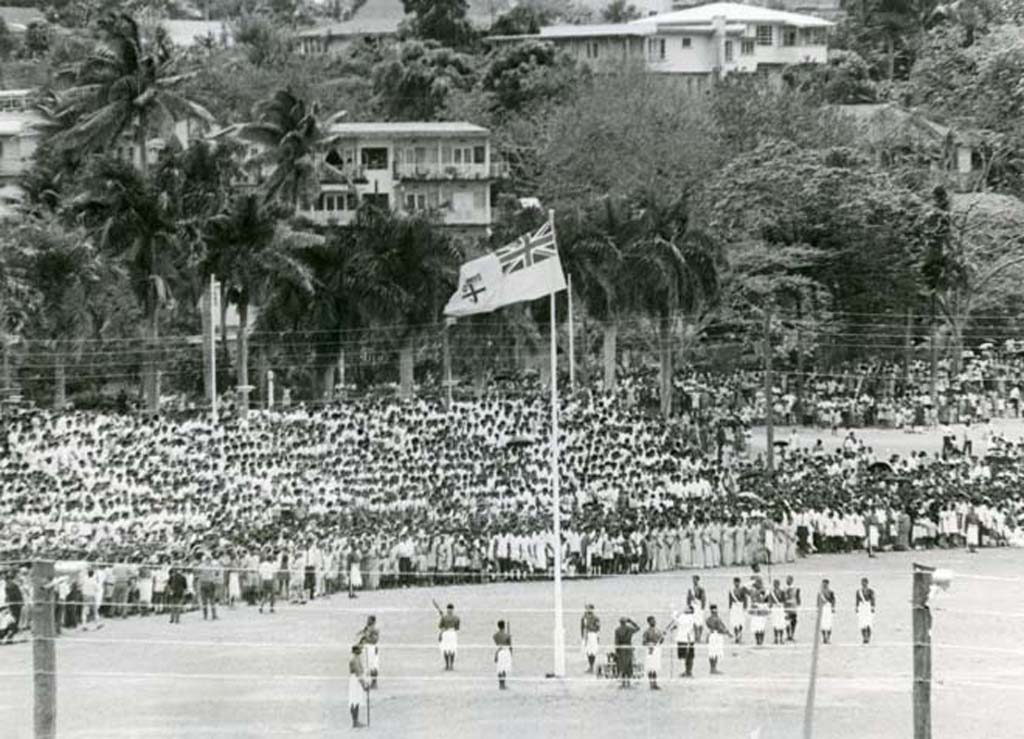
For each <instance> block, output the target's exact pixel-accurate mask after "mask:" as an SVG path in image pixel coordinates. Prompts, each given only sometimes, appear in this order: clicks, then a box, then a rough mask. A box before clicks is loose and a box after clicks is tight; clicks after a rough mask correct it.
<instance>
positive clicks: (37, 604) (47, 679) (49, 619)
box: [32, 562, 57, 739]
mask: <svg viewBox="0 0 1024 739" xmlns="http://www.w3.org/2000/svg"><path fill="white" fill-rule="evenodd" d="M53 575H54V568H53V562H34V563H33V564H32V671H33V681H32V683H33V694H34V711H33V713H34V724H35V739H56V736H57V652H56V644H55V642H54V638H55V637H56V630H55V628H54V620H53V619H54V613H53V606H54V603H53V597H54V591H53V588H51V587H50V583H51V582H52V581H53Z"/></svg>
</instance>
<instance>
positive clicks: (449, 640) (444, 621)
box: [437, 613, 461, 657]
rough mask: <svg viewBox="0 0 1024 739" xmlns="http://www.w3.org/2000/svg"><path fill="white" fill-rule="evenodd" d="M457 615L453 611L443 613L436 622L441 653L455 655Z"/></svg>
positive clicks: (457, 635) (458, 623)
mask: <svg viewBox="0 0 1024 739" xmlns="http://www.w3.org/2000/svg"><path fill="white" fill-rule="evenodd" d="M460 623H461V622H460V621H459V617H458V616H456V615H455V614H454V613H445V614H443V615H442V616H441V620H440V621H439V622H438V624H437V628H438V629H440V630H441V638H440V642H441V654H444V655H451V656H453V657H454V656H455V654H456V653H457V652H458V651H459V626H460Z"/></svg>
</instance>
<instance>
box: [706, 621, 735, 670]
mask: <svg viewBox="0 0 1024 739" xmlns="http://www.w3.org/2000/svg"><path fill="white" fill-rule="evenodd" d="M704 624H705V626H707V629H708V661H709V662H710V663H711V672H712V674H715V673H717V672H718V660H720V659H722V657H724V656H725V637H726V635H727V634H728V633H729V629H727V628H726V626H725V622H724V621H722V619H721V618H719V616H718V613H716V612H714V611H712V612H711V615H710V616H708V618H707V620H706V621H705V622H704Z"/></svg>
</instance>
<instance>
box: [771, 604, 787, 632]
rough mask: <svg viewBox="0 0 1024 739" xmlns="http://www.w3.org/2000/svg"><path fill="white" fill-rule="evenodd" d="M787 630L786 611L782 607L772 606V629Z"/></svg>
mask: <svg viewBox="0 0 1024 739" xmlns="http://www.w3.org/2000/svg"><path fill="white" fill-rule="evenodd" d="M785 628H786V609H785V608H783V607H782V606H772V629H774V630H776V631H783V630H784V629H785Z"/></svg>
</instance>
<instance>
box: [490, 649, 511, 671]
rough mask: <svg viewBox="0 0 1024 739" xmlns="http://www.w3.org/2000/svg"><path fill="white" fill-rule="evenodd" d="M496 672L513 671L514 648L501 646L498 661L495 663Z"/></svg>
mask: <svg viewBox="0 0 1024 739" xmlns="http://www.w3.org/2000/svg"><path fill="white" fill-rule="evenodd" d="M494 668H495V672H497V673H498V674H499V675H501V674H503V673H504V674H505V675H508V674H509V673H510V672H512V650H511V649H509V648H508V647H501V648H500V649H499V650H498V661H497V662H496V663H495V665H494Z"/></svg>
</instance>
